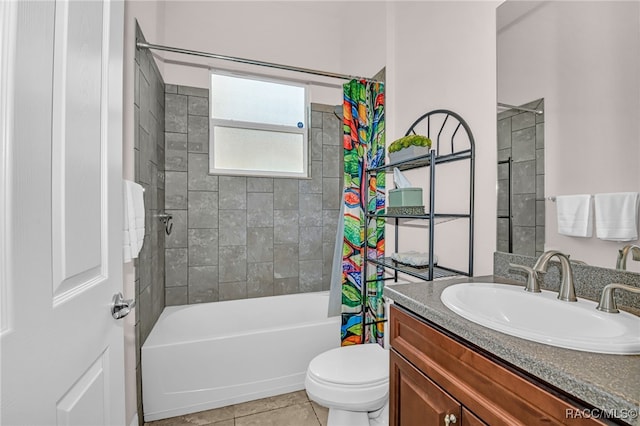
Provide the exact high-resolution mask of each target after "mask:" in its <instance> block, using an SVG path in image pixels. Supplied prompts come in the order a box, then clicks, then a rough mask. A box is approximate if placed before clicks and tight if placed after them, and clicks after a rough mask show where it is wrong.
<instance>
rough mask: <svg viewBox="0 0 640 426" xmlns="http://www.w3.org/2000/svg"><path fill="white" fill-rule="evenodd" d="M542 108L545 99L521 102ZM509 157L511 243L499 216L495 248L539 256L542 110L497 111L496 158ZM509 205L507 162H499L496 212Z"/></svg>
mask: <svg viewBox="0 0 640 426" xmlns="http://www.w3.org/2000/svg"><path fill="white" fill-rule="evenodd" d="M523 107H525V108H531V109H536V110H544V100H542V99H538V100H536V101H533V102H530V103H528V104H526V105H523ZM509 158H511V161H512V163H511V164H512V169H511V209H512V224H511V226H512V232H513V247H512V249H511V250H510V249H509V220H508V219H506V218H498V226H497V229H498V239H497V247H498V251H502V252H511V253H516V254H521V255H525V256H538V255H540V254H542V252H543V251H544V227H545V224H544V212H545V200H544V114H535V113H532V112H522V111H517V110H513V109H512V110H508V111H504V112H501V113H500V114H498V162H501V161H503V160H507V159H509ZM508 208H509V168H508V164H506V163H503V164H498V216H502V215H507V214H508Z"/></svg>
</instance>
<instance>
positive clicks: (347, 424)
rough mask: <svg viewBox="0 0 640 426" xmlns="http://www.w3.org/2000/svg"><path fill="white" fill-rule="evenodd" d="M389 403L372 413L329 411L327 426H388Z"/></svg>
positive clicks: (332, 409)
mask: <svg viewBox="0 0 640 426" xmlns="http://www.w3.org/2000/svg"><path fill="white" fill-rule="evenodd" d="M388 425H389V403H388V402H387V403H386V404H384V406H383V407H382V408H380V409H379V410H376V411H373V412H370V413H369V412H366V411H346V410H340V409H337V408H330V409H329V418H328V419H327V426H388Z"/></svg>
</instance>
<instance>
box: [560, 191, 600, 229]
mask: <svg viewBox="0 0 640 426" xmlns="http://www.w3.org/2000/svg"><path fill="white" fill-rule="evenodd" d="M556 208H557V211H556V213H557V219H558V233H559V234H562V235H568V236H570V237H591V236H592V235H593V215H592V214H591V195H589V194H580V195H559V196H557V197H556Z"/></svg>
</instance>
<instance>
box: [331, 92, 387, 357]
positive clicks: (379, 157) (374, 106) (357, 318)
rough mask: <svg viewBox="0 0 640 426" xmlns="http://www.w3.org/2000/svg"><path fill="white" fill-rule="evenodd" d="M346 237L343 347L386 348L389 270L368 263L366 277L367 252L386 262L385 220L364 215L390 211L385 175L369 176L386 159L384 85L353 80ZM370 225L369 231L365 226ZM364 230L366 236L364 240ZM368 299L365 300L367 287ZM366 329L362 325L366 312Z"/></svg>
mask: <svg viewBox="0 0 640 426" xmlns="http://www.w3.org/2000/svg"><path fill="white" fill-rule="evenodd" d="M343 113H344V121H343V129H344V136H343V144H344V190H343V203H344V206H343V207H344V216H343V220H344V226H343V231H344V237H343V245H342V286H341V290H342V291H341V293H342V328H341V341H342V345H343V346H345V345H352V344H359V343H373V342H378V343H382V337H383V330H384V326H383V323H382V322H376V321H380V320H382V319H384V302H383V299H382V289H383V284H384V281H383V280H382V278H383V274H384V269H383V268H382V267H380V266H376V265H373V264H371V263H369V264H368V265H367V275H368V276H367V277H366V278H365V277H363V272H364V271H363V250H365V249H366V250H367V257H369V258H373V259H378V258H382V257H384V219H375V218H371V219H368V221H369V223H365V221H366V220H367V219H366V217H365V212H366V211H369V212H370V213H374V212H378V211H380V210H383V209H384V206H385V173H384V172H381V173H379V174H371V175H369V179H368V181H366V178H365V174H364V170H365V169H366V168H372V167H377V166H380V165H382V164H383V163H384V158H385V140H384V85H383V84H382V83H373V82H368V81H357V80H352V81H350V82H349V83H347V84H345V85H344V103H343ZM365 225H366V226H365ZM365 229H366V230H367V232H366V235H365ZM363 285H364V286H365V290H366V292H365V293H366V296H365V300H362V286H363ZM363 309H364V310H365V312H366V315H365V323H364V324H363V323H362V310H363Z"/></svg>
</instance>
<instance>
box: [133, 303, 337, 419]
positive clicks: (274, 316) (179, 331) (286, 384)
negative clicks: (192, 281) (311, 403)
mask: <svg viewBox="0 0 640 426" xmlns="http://www.w3.org/2000/svg"><path fill="white" fill-rule="evenodd" d="M328 300H329V294H328V293H327V292H321V293H302V294H293V295H285V296H274V297H263V298H256V299H246V300H233V301H225V302H215V303H202V304H196V305H187V306H172V307H167V308H165V309H164V311H163V312H162V314H161V315H160V318H159V319H158V322H157V323H156V325H155V326H154V328H153V330H152V331H151V334H149V337H148V338H147V340H146V342H145V343H144V345H143V347H142V398H143V407H144V420H145V421H152V420H159V419H163V418H167V417H173V416H178V415H182V414H188V413H193V412H197V411H202V410H208V409H212V408H218V407H223V406H226V405H231V404H236V403H240V402H246V401H251V400H254V399H259V398H264V397H268V396H274V395H279V394H282V393H287V392H293V391H296V390H301V389H304V376H305V373H306V369H307V365H308V364H309V361H311V359H312V358H313V357H315V356H316V355H318V354H319V353H322V352H324V351H326V350H328V349H331V348H335V347H337V346H339V345H340V317H331V318H327V304H328Z"/></svg>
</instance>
